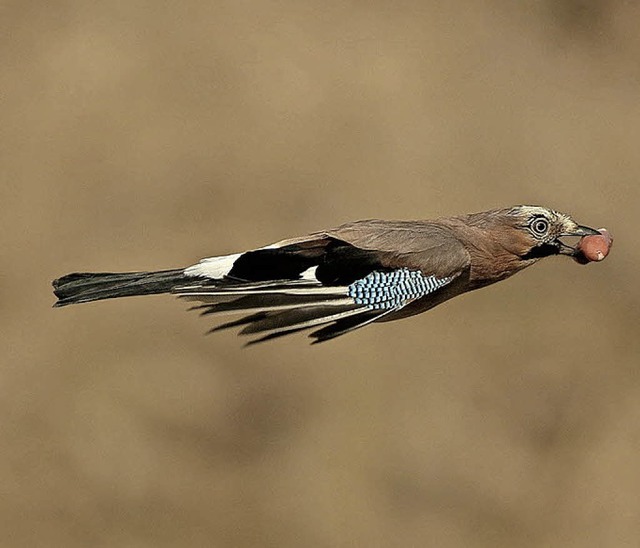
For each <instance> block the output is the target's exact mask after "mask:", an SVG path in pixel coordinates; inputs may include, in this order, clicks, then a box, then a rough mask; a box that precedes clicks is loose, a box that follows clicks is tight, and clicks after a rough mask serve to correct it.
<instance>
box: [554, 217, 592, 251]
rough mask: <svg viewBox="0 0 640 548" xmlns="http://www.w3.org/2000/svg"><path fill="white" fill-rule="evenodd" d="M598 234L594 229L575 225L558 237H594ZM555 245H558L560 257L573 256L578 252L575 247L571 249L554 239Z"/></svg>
mask: <svg viewBox="0 0 640 548" xmlns="http://www.w3.org/2000/svg"><path fill="white" fill-rule="evenodd" d="M598 234H600V232H599V231H597V230H596V229H595V228H590V227H588V226H582V225H575V226H573V227H571V228H569V229H568V230H566V231H565V232H563V233H562V234H560V237H562V236H579V237H582V236H596V235H598ZM556 244H557V245H558V253H559V254H560V255H570V256H572V257H573V256H575V254H576V253H577V252H578V250H577V249H576V248H575V247H571V246H570V245H568V244H565V243H564V242H562V241H560V240H559V239H557V238H556Z"/></svg>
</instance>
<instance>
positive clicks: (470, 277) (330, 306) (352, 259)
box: [52, 205, 608, 344]
mask: <svg viewBox="0 0 640 548" xmlns="http://www.w3.org/2000/svg"><path fill="white" fill-rule="evenodd" d="M600 234H601V232H599V231H598V230H596V229H593V228H589V227H587V226H583V225H579V224H578V223H576V222H575V221H574V220H573V219H572V218H571V217H570V216H569V215H567V214H565V213H560V212H558V211H555V210H553V209H550V208H546V207H542V206H531V205H516V206H512V207H506V208H498V209H492V210H489V211H483V212H479V213H471V214H464V215H458V216H452V217H442V218H437V219H433V220H416V221H401V220H397V221H385V220H378V219H369V220H362V221H355V222H350V223H346V224H343V225H340V226H338V227H336V228H333V229H329V230H322V231H319V232H313V233H311V234H309V235H307V236H302V237H295V238H290V239H285V240H281V241H279V242H276V243H273V244H270V245H267V246H265V247H260V248H255V249H251V250H248V251H244V252H241V253H234V254H230V255H220V256H214V257H208V258H205V259H202V260H201V261H199V262H198V263H196V264H194V265H191V266H188V267H186V268H180V269H170V270H160V271H150V272H145V271H140V272H123V273H111V272H106V273H105V272H76V273H72V274H67V275H65V276H62V277H61V278H58V279H56V280H54V281H53V282H52V284H53V288H54V294H55V296H56V297H57V299H58V300H57V302H56V303H55V304H54V307H62V306H66V305H70V304H76V303H86V302H91V301H98V300H102V299H112V298H117V297H127V296H135V295H152V294H161V293H169V294H174V295H177V296H178V297H179V298H181V299H185V300H187V301H192V302H194V303H195V304H194V305H193V306H192V309H196V310H199V311H200V312H201V314H202V315H204V316H216V317H217V316H222V315H226V314H239V315H240V317H239V318H238V319H234V320H232V321H227V322H225V323H222V324H220V325H217V326H216V327H214V328H212V329H211V330H210V331H211V332H213V331H219V330H221V329H228V328H233V327H237V328H240V334H243V335H253V336H254V337H255V338H254V339H252V340H250V341H249V343H248V344H254V343H257V342H263V341H266V340H270V339H275V338H278V337H281V336H284V335H290V334H293V333H297V332H300V331H305V330H310V329H311V330H313V331H312V332H311V333H310V335H309V337H311V338H312V342H313V343H319V342H323V341H327V340H330V339H333V338H335V337H338V336H341V335H344V334H346V333H350V332H352V331H354V330H356V329H359V328H362V327H364V326H367V325H369V324H371V323H374V322H387V321H392V320H398V319H401V318H406V317H409V316H414V315H416V314H419V313H422V312H425V311H427V310H430V309H432V308H433V307H435V306H437V305H439V304H441V303H443V302H445V301H447V300H449V299H451V298H453V297H455V296H457V295H461V294H463V293H466V292H469V291H473V290H476V289H480V288H483V287H486V286H488V285H491V284H494V283H496V282H499V281H502V280H505V279H506V278H509V277H510V276H512V275H514V274H516V273H517V272H520V271H521V270H523V269H525V268H528V267H529V266H532V265H533V264H535V263H537V262H538V261H540V260H541V259H543V258H545V257H550V256H555V255H565V256H569V257H573V258H574V259H576V260H579V259H584V257H583V256H582V257H581V256H580V246H579V245H577V246H571V245H569V244H567V243H565V242H563V241H562V240H561V238H563V237H566V236H568V237H570V236H577V237H583V239H584V237H592V236H596V235H600ZM607 245H608V244H607ZM607 251H608V250H607ZM579 262H580V261H579Z"/></svg>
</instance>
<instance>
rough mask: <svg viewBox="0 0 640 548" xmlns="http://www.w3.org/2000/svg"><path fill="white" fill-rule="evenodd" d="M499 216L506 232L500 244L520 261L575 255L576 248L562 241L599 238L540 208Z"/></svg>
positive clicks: (567, 218)
mask: <svg viewBox="0 0 640 548" xmlns="http://www.w3.org/2000/svg"><path fill="white" fill-rule="evenodd" d="M502 211H503V215H500V216H499V217H501V220H502V222H503V223H504V226H505V227H507V230H506V231H505V233H504V240H503V241H501V243H502V244H503V245H504V247H505V248H506V249H508V251H509V252H510V253H513V254H514V255H517V256H518V257H520V259H522V260H525V261H527V260H535V259H540V258H542V257H548V256H550V255H569V256H575V255H576V248H575V247H572V246H571V245H569V244H567V243H565V242H563V241H562V240H561V238H563V237H572V236H576V237H582V236H591V235H597V234H600V233H599V232H598V231H597V230H595V229H593V228H589V227H588V226H583V225H579V224H578V223H576V222H575V221H574V220H573V219H572V218H571V217H570V216H569V215H567V214H566V213H560V212H558V211H554V210H553V209H549V208H546V207H540V206H525V205H521V206H514V207H512V208H510V209H507V210H502Z"/></svg>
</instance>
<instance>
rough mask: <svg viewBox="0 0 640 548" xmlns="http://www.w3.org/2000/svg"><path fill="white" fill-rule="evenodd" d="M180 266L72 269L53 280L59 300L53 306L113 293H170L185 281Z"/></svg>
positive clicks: (94, 299) (121, 295) (107, 297)
mask: <svg viewBox="0 0 640 548" xmlns="http://www.w3.org/2000/svg"><path fill="white" fill-rule="evenodd" d="M185 279H186V276H185V275H184V271H183V270H182V269H175V270H161V271H158V272H118V273H113V272H75V273H73V274H67V275H66V276H62V277H61V278H58V279H57V280H54V281H53V283H52V285H53V292H54V294H55V296H56V297H58V301H57V302H56V303H55V304H54V305H53V306H56V307H58V306H66V305H68V304H75V303H86V302H91V301H99V300H102V299H113V298H116V297H130V296H134V295H155V294H158V293H170V292H171V290H172V289H173V288H175V287H177V286H179V285H181V284H184V283H185Z"/></svg>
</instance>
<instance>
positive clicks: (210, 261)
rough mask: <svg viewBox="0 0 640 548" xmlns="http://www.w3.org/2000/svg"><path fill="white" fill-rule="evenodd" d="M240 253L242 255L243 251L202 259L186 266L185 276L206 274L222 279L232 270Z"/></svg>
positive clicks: (205, 275) (207, 276) (215, 278)
mask: <svg viewBox="0 0 640 548" xmlns="http://www.w3.org/2000/svg"><path fill="white" fill-rule="evenodd" d="M240 255H242V253H234V254H233V255H222V256H221V257H208V258H207V259H202V260H201V261H200V262H199V263H198V264H194V265H193V266H190V267H188V268H185V270H184V274H185V276H204V277H206V278H212V279H214V280H220V279H222V278H224V277H225V276H226V275H227V274H229V272H231V269H232V268H233V263H235V262H236V261H237V260H238V257H240Z"/></svg>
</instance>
